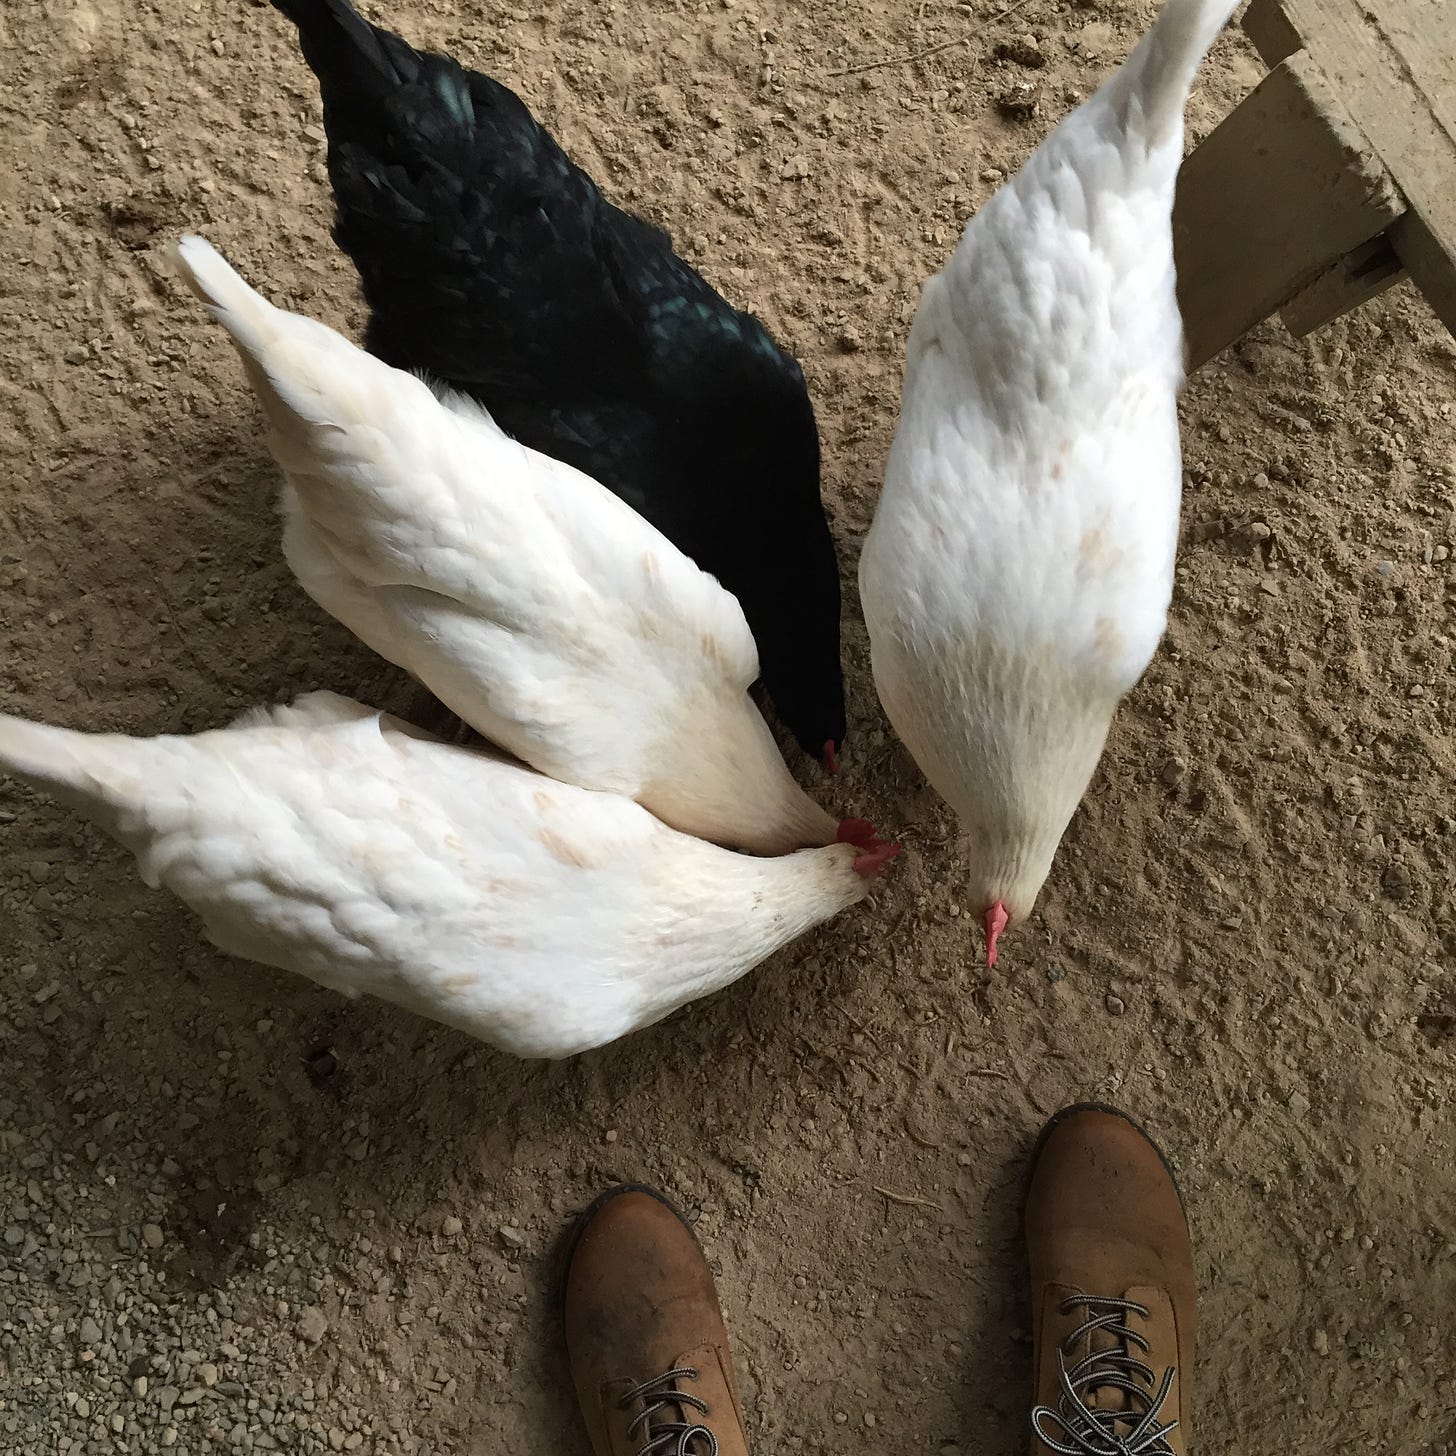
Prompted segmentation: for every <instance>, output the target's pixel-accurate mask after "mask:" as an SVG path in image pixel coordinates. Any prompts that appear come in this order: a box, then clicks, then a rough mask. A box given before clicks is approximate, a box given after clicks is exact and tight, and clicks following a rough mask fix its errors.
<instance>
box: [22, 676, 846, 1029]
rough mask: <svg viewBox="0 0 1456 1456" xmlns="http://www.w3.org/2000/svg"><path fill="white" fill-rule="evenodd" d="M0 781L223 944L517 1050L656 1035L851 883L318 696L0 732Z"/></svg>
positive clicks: (805, 857) (838, 857)
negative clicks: (118, 847) (70, 811)
mask: <svg viewBox="0 0 1456 1456" xmlns="http://www.w3.org/2000/svg"><path fill="white" fill-rule="evenodd" d="M0 768H3V769H5V770H6V771H8V772H11V773H14V774H17V775H18V776H20V777H22V778H24V779H26V780H28V781H29V782H31V783H34V784H36V785H38V786H40V787H43V788H45V789H47V790H48V791H50V792H51V793H53V794H55V795H56V796H57V797H58V798H60V799H62V800H63V801H64V802H66V803H68V804H69V805H71V806H72V807H74V808H76V809H77V810H79V811H80V812H81V813H83V814H85V815H86V816H88V817H89V818H92V819H94V820H96V821H97V822H98V823H100V824H101V825H102V826H103V827H104V828H105V829H107V830H108V831H109V832H110V833H112V834H113V835H115V837H116V838H118V839H119V840H121V842H122V843H123V844H125V845H126V846H127V848H129V849H130V850H131V851H132V853H133V854H135V855H136V858H137V862H138V864H139V866H140V868H141V872H142V875H143V876H144V878H145V879H146V881H147V883H148V884H150V885H152V886H154V887H155V886H159V885H160V886H164V887H166V888H167V889H169V890H171V891H172V892H173V893H174V894H175V895H177V896H178V898H179V899H181V900H183V901H184V902H185V903H186V904H187V905H188V906H190V907H191V909H192V910H193V911H195V912H196V914H197V915H198V916H199V917H200V918H201V919H202V922H203V924H204V926H205V927H206V930H207V934H208V936H209V938H210V939H211V940H212V941H213V942H214V943H215V944H216V945H218V946H219V947H220V948H221V949H223V950H225V951H228V952H230V953H231V954H234V955H238V956H242V957H245V958H246V959H249V960H254V961H260V962H262V963H263V964H265V965H270V966H277V967H279V968H281V969H284V970H290V971H296V972H299V973H300V974H302V975H305V976H308V977H309V978H311V979H312V980H315V981H318V982H320V983H321V984H323V985H325V986H330V987H333V988H334V989H336V990H338V991H341V992H343V993H345V994H346V995H351V996H353V995H358V994H361V993H367V994H369V995H374V996H379V997H383V998H384V999H385V1000H388V1001H393V1002H396V1003H398V1004H399V1005H402V1006H405V1007H407V1008H409V1009H410V1010H412V1011H416V1012H418V1013H420V1014H421V1015H425V1016H429V1017H432V1018H434V1019H435V1020H438V1021H443V1022H446V1023H448V1024H450V1025H452V1026H456V1027H459V1028H460V1029H461V1030H464V1031H467V1032H469V1033H471V1034H472V1035H475V1036H478V1037H480V1038H481V1039H482V1040H484V1041H487V1042H490V1043H491V1044H492V1045H495V1046H498V1047H501V1048H503V1049H505V1050H507V1051H510V1052H514V1053H516V1054H518V1055H520V1056H532V1057H560V1056H568V1055H571V1054H573V1053H575V1052H579V1051H584V1050H586V1049H587V1048H589V1047H593V1046H598V1045H601V1044H602V1043H604V1042H608V1041H611V1040H613V1039H614V1038H616V1037H618V1036H621V1035H623V1034H625V1033H626V1032H629V1031H633V1030H635V1029H637V1028H639V1027H643V1026H647V1025H649V1024H651V1023H652V1022H655V1021H658V1020H660V1019H661V1018H662V1017H664V1016H666V1015H668V1014H669V1013H670V1012H672V1011H673V1010H675V1009H676V1008H677V1007H679V1006H682V1005H684V1004H685V1003H686V1002H688V1001H691V1000H694V999H696V998H698V997H700V996H703V995H706V994H708V993H709V992H711V991H714V990H716V989H718V988H720V987H722V986H725V985H727V984H728V983H729V982H731V981H733V980H735V979H737V978H738V977H739V976H741V975H743V974H744V973H745V972H746V971H748V970H749V969H751V968H752V967H753V966H754V965H756V964H757V963H758V962H760V961H762V960H763V959H764V958H765V957H767V956H768V955H770V954H772V953H773V951H775V950H776V949H778V948H779V947H780V946H781V945H783V944H785V943H786V942H787V941H789V940H791V939H793V937H795V936H796V935H798V934H800V933H801V932H803V931H804V930H807V929H808V928H809V927H810V926H812V925H815V924H817V923H819V922H820V921H822V920H825V919H827V918H828V917H829V916H831V915H833V914H834V913H835V912H837V911H838V910H841V909H843V908H845V907H846V906H848V905H850V904H853V903H854V902H855V901H857V900H859V899H860V898H861V897H862V896H863V894H864V893H865V889H866V884H867V879H866V877H865V875H864V873H863V867H862V869H861V870H860V871H857V870H856V869H855V868H854V864H855V860H856V854H857V852H856V850H855V849H854V848H853V847H851V846H850V845H838V844H836V845H830V846H827V847H825V848H821V849H806V850H802V851H799V852H798V853H795V854H790V855H785V856H782V857H778V858H773V859H760V858H755V857H752V856H748V855H741V854H735V853H732V852H731V851H729V850H725V849H720V848H718V847H717V846H715V845H711V844H707V843H704V842H702V841H700V840H697V839H694V838H691V837H690V836H688V835H684V834H681V833H678V832H677V831H676V830H673V829H669V828H668V827H667V826H666V825H664V824H662V823H661V822H660V821H659V820H658V819H656V818H654V817H653V816H652V815H651V814H649V813H647V812H646V811H645V810H644V809H642V808H641V807H639V806H638V805H637V804H635V803H633V802H632V801H631V800H630V799H626V798H622V797H620V796H618V795H615V794H604V793H594V792H591V791H588V790H585V789H578V788H574V787H571V786H569V785H565V784H560V783H556V782H554V781H552V780H550V779H547V778H544V777H543V776H542V775H540V774H537V773H534V772H533V771H531V770H530V769H527V768H523V767H522V766H520V765H519V764H516V763H513V762H510V761H508V760H506V759H503V758H500V757H497V756H495V755H493V754H490V753H485V752H479V751H474V750H470V749H464V748H456V747H451V746H449V745H446V744H442V743H439V742H438V741H436V740H434V739H433V738H431V737H430V735H428V734H426V733H423V732H421V731H420V730H418V729H415V728H411V727H409V726H408V725H405V724H402V723H399V722H398V721H396V720H394V719H392V718H388V717H385V716H383V715H381V714H380V713H378V712H376V711H375V710H373V709H371V708H367V707H365V706H364V705H362V704H360V703H355V702H352V701H350V700H349V699H347V698H340V697H337V696H335V695H334V694H331V693H316V694H310V695H309V696H307V697H305V698H303V699H300V700H299V701H298V702H297V703H295V704H294V705H293V706H292V707H291V708H279V709H267V710H258V711H255V712H252V713H250V714H247V715H245V716H244V717H243V718H242V719H240V720H239V721H238V722H237V723H236V724H234V725H233V726H232V727H230V728H224V729H218V730H215V731H212V732H207V733H199V734H195V735H193V736H190V737H161V738H130V737H126V736H123V735H120V734H85V733H77V732H73V731H71V730H69V729H63V728H51V727H46V726H44V725H41V724H36V723H30V722H27V721H25V720H23V719H20V718H13V717H8V716H0Z"/></svg>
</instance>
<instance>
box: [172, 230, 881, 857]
mask: <svg viewBox="0 0 1456 1456" xmlns="http://www.w3.org/2000/svg"><path fill="white" fill-rule="evenodd" d="M177 252H178V259H179V262H180V264H181V267H182V270H183V272H184V274H185V275H186V277H187V279H188V282H189V283H190V284H191V286H192V288H193V290H194V291H195V292H196V293H197V295H198V296H199V297H200V298H202V299H204V300H205V301H206V302H207V303H208V305H209V307H210V310H211V312H212V314H213V316H214V317H215V318H217V319H218V320H219V321H220V322H221V323H222V324H223V326H224V327H225V328H226V329H227V331H228V333H229V334H230V335H231V336H232V339H233V342H234V343H235V344H236V345H237V348H238V352H239V354H240V355H241V356H242V359H243V363H244V367H245V369H246V371H247V375H248V378H249V380H250V381H251V383H252V385H253V388H254V389H255V390H256V392H257V394H258V397H259V399H260V400H261V402H262V404H263V408H264V411H265V413H266V414H267V417H268V422H269V425H270V426H271V433H270V444H271V447H272V450H273V454H274V456H275V457H276V459H277V460H278V463H279V464H280V465H281V466H282V468H283V473H284V477H285V481H286V484H285V487H284V492H283V512H284V518H285V525H284V541H283V545H284V553H285V555H286V556H287V558H288V563H289V565H290V566H291V567H292V568H293V571H294V574H295V575H296V576H297V577H298V580H299V582H300V583H301V584H302V586H303V588H304V590H305V591H307V592H308V593H309V595H310V596H311V597H313V599H314V600H315V601H316V602H317V603H318V604H319V605H320V606H321V607H323V609H324V610H325V611H327V612H330V613H331V614H332V615H333V616H335V617H337V618H338V619H339V621H341V622H342V623H343V624H344V625H345V626H346V627H348V628H350V629H351V630H352V631H353V632H355V633H356V634H357V635H358V636H359V637H360V638H361V639H362V640H363V641H364V642H366V643H367V644H368V645H369V646H370V647H372V648H373V649H374V650H375V651H376V652H378V653H379V654H380V655H381V656H383V657H387V658H388V659H389V660H390V661H391V662H394V663H396V664H398V665H399V666H401V667H404V668H407V669H408V670H409V671H410V672H412V673H413V674H414V675H415V676H416V677H417V678H419V680H420V681H421V682H422V683H424V685H425V686H426V687H428V688H429V689H430V690H431V691H432V692H433V693H434V694H435V695H436V697H438V698H439V699H440V700H441V701H442V702H443V703H444V704H445V705H446V706H447V707H449V708H450V709H452V710H453V711H454V712H455V713H457V714H459V716H460V717H461V718H463V719H464V720H465V721H466V722H467V723H468V724H470V726H471V727H472V728H474V729H475V730H476V731H477V732H479V733H481V734H483V735H484V736H485V737H486V738H487V739H489V740H490V741H491V742H493V743H496V744H498V745H500V746H501V747H502V748H506V749H509V750H510V752H511V753H513V754H515V755H516V757H517V758H520V759H524V760H525V761H526V762H527V763H529V764H530V765H532V767H534V768H537V769H539V770H540V771H541V772H542V773H544V774H547V775H549V776H550V777H551V778H554V779H558V780H560V781H561V782H562V783H570V784H576V785H578V786H579V787H581V788H587V789H603V790H608V791H610V792H613V793H619V794H625V795H626V796H627V797H629V798H633V799H636V800H637V801H638V802H639V803H640V804H642V805H643V806H644V807H646V808H648V809H650V810H651V811H652V812H653V813H654V814H656V815H657V816H658V817H659V818H660V819H662V820H663V821H664V822H665V823H667V824H670V825H672V826H673V827H674V828H676V829H680V830H682V831H683V832H684V833H687V834H695V835H698V836H699V837H701V838H703V839H711V840H713V841H715V842H721V843H725V844H730V845H734V846H736V847H738V848H740V849H748V850H752V851H754V852H756V853H762V854H779V853H783V852H785V851H788V850H792V849H798V848H801V847H803V846H805V845H811V844H831V843H833V842H834V840H835V838H836V834H837V833H839V832H840V830H839V827H838V826H836V823H835V821H834V820H833V819H832V818H831V817H830V816H829V815H828V814H826V813H825V812H824V810H823V809H821V808H820V807H819V806H818V805H817V804H816V803H814V802H813V800H811V799H810V798H809V797H808V795H807V794H805V793H804V791H803V790H802V789H801V788H800V787H799V786H798V784H797V783H795V782H794V779H793V777H792V775H791V774H790V773H789V771H788V768H787V766H786V765H785V763H784V760H783V757H782V755H781V754H780V753H779V750H778V746H777V744H776V743H775V742H774V739H773V735H772V733H770V731H769V728H768V724H767V723H765V722H764V720H763V716H762V714H760V713H759V711H758V709H757V708H756V707H755V706H754V704H753V701H752V699H751V698H750V697H749V696H748V688H749V685H750V684H751V683H752V681H753V679H754V677H755V676H756V675H757V671H758V658H757V655H756V653H755V651H754V642H753V636H752V634H751V633H750V632H749V630H748V624H747V623H746V622H745V621H744V620H743V613H742V611H740V610H739V607H738V603H737V602H735V601H734V599H733V598H732V596H730V595H729V594H728V592H726V591H725V590H724V589H723V588H722V587H721V586H720V585H719V584H718V583H717V582H715V581H714V580H713V579H712V578H711V577H710V576H708V575H707V574H706V573H704V572H702V571H700V570H699V569H698V568H697V567H696V566H694V565H693V563H692V562H691V561H689V560H688V559H687V557H685V556H684V555H683V554H682V553H681V552H680V551H678V550H677V549H676V548H675V547H674V546H673V545H672V544H671V542H669V541H667V540H666V539H665V538H664V537H663V536H661V535H660V534H659V533H658V532H657V531H656V530H654V529H653V527H652V526H650V525H649V524H648V523H647V522H646V521H644V520H643V519H642V518H641V517H640V516H639V515H637V513H636V512H635V511H633V510H632V509H631V507H630V506H628V505H626V504H625V503H624V502H623V501H621V500H619V499H618V498H617V497H616V496H614V495H612V494H611V493H610V492H609V491H606V490H603V489H602V487H601V486H599V485H598V484H597V483H596V482H595V481H593V480H591V479H589V478H588V477H587V476H585V475H583V474H582V473H581V472H580V471H579V470H575V469H573V468H572V467H571V466H570V465H565V464H562V463H561V462H559V461H556V460H552V459H551V458H550V457H548V456H545V455H539V454H537V453H536V452H535V451H534V450H529V449H527V448H526V447H525V446H523V445H520V444H518V443H517V442H516V441H514V440H512V439H511V438H510V437H509V436H508V435H506V434H505V433H504V432H503V431H502V430H500V429H499V428H498V427H497V426H496V425H495V424H493V423H492V421H491V418H490V416H489V415H488V414H486V413H485V411H484V410H483V409H481V407H480V406H479V405H476V404H474V403H473V402H471V401H470V400H467V399H465V398H464V397H463V396H458V395H450V394H446V395H445V396H444V397H438V396H437V395H436V394H435V393H434V392H433V391H432V390H431V389H430V388H429V387H428V386H427V385H425V384H424V383H422V382H421V381H420V380H419V379H417V378H415V377H414V376H413V375H411V374H406V373H404V372H403V371H402V370H399V369H394V368H391V367H390V366H389V365H388V364H384V363H382V362H381V361H380V360H378V359H376V358H374V357H372V356H371V355H369V354H366V353H364V351H363V350H361V349H357V348H355V347H354V345H352V344H350V343H349V342H348V341H347V340H346V339H343V338H341V337H340V336H339V335H338V334H336V333H334V332H333V330H331V329H328V328H326V327H324V325H322V324H319V323H315V322H314V321H312V320H311V319H305V318H300V317H299V316H298V315H296V314H290V313H285V312H284V311H283V310H281V309H277V308H274V307H273V306H272V305H271V304H269V303H267V302H266V301H265V300H264V299H262V298H260V297H259V296H258V294H256V293H255V292H254V291H253V290H252V289H251V288H249V287H248V285H247V284H246V283H244V282H243V280H242V279H241V278H239V277H238V275H237V274H236V273H235V272H234V271H233V270H232V268H231V267H229V266H228V264H227V263H226V262H225V261H224V260H223V258H222V257H221V256H220V255H219V254H218V253H217V252H216V251H215V250H214V249H213V248H212V247H211V246H210V245H209V244H208V243H206V242H204V241H203V240H202V239H201V238H187V239H184V240H183V242H182V243H181V245H180V247H179V248H178V250H177ZM846 824H847V826H848V827H846V828H845V829H844V830H843V833H844V834H845V835H846V836H849V837H858V838H860V839H861V840H863V841H864V842H865V843H868V839H867V838H866V836H865V833H864V832H862V831H864V829H865V826H863V824H862V821H857V820H851V821H846Z"/></svg>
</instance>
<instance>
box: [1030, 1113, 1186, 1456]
mask: <svg viewBox="0 0 1456 1456" xmlns="http://www.w3.org/2000/svg"><path fill="white" fill-rule="evenodd" d="M1026 1249H1027V1254H1028V1256H1029V1258H1030V1261H1031V1309H1032V1339H1033V1348H1034V1350H1035V1358H1036V1385H1035V1391H1036V1408H1035V1409H1034V1410H1033V1412H1032V1419H1031V1424H1032V1431H1033V1433H1034V1434H1033V1439H1032V1445H1031V1450H1032V1456H1049V1453H1052V1452H1055V1453H1058V1456H1124V1453H1125V1456H1188V1441H1189V1422H1190V1419H1191V1416H1192V1406H1193V1392H1192V1376H1193V1337H1194V1332H1195V1324H1196V1317H1195V1308H1194V1306H1195V1299H1196V1292H1195V1288H1194V1278H1193V1245H1192V1243H1191V1241H1190V1240H1189V1237H1188V1220H1187V1218H1186V1217H1185V1215H1184V1212H1183V1202H1182V1199H1181V1198H1180V1197H1179V1195H1178V1188H1177V1185H1176V1184H1175V1183H1174V1182H1173V1175H1172V1174H1171V1173H1170V1172H1169V1171H1168V1166H1167V1164H1166V1163H1165V1162H1164V1160H1163V1155H1162V1153H1160V1152H1159V1151H1158V1149H1157V1147H1156V1146H1155V1145H1154V1144H1153V1142H1152V1141H1151V1140H1150V1139H1149V1138H1148V1137H1147V1135H1146V1134H1145V1133H1144V1132H1143V1131H1142V1129H1141V1128H1139V1127H1138V1126H1137V1125H1136V1124H1135V1123H1134V1122H1132V1121H1131V1120H1130V1119H1129V1118H1128V1117H1126V1116H1125V1115H1124V1114H1123V1113H1120V1112H1117V1111H1116V1110H1114V1109H1113V1108H1110V1107H1099V1106H1095V1105H1090V1104H1089V1105H1085V1106H1080V1107H1069V1108H1067V1109H1066V1110H1065V1111H1063V1112H1059V1113H1058V1114H1057V1115H1056V1116H1055V1117H1054V1118H1052V1120H1051V1121H1050V1122H1049V1123H1048V1124H1047V1126H1046V1128H1045V1129H1044V1130H1043V1132H1042V1135H1041V1141H1040V1142H1039V1144H1038V1146H1037V1151H1036V1153H1035V1155H1034V1167H1033V1170H1032V1177H1031V1189H1030V1192H1029V1193H1028V1194H1027V1200H1026Z"/></svg>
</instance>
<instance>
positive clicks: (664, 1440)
mask: <svg viewBox="0 0 1456 1456" xmlns="http://www.w3.org/2000/svg"><path fill="white" fill-rule="evenodd" d="M697 1378H698V1372H697V1371H696V1370H694V1369H693V1368H692V1366H690V1365H684V1366H681V1367H680V1368H679V1369H676V1370H668V1371H666V1372H665V1373H663V1374H662V1375H659V1376H657V1377H656V1379H654V1380H644V1381H643V1382H642V1384H641V1385H634V1386H633V1387H632V1389H631V1390H629V1391H628V1392H627V1393H626V1395H624V1396H623V1397H622V1399H621V1400H620V1401H619V1402H618V1404H619V1406H620V1407H621V1409H622V1410H628V1409H630V1408H631V1406H632V1405H633V1404H634V1403H635V1402H636V1401H639V1400H640V1401H641V1402H642V1409H641V1410H640V1411H638V1412H637V1414H636V1415H635V1416H633V1418H632V1423H631V1424H630V1425H629V1426H628V1427H627V1437H628V1439H629V1440H634V1439H636V1437H638V1436H645V1437H646V1438H647V1441H646V1444H645V1445H643V1446H639V1447H638V1448H637V1456H718V1438H717V1437H716V1436H715V1435H714V1434H713V1433H712V1432H711V1431H710V1430H709V1429H708V1428H707V1426H703V1425H699V1424H697V1423H696V1422H692V1421H685V1420H675V1421H668V1420H661V1419H659V1416H661V1415H662V1414H663V1413H664V1412H666V1411H668V1410H669V1409H670V1408H675V1409H676V1413H677V1414H678V1415H679V1416H686V1415H688V1414H689V1413H690V1412H693V1411H696V1412H697V1413H698V1414H699V1415H704V1416H705V1415H707V1414H708V1403H707V1401H705V1400H700V1399H699V1398H698V1397H697V1396H696V1395H689V1394H688V1393H687V1392H686V1391H684V1390H679V1389H678V1388H677V1383H678V1381H679V1380H696V1379H697Z"/></svg>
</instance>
